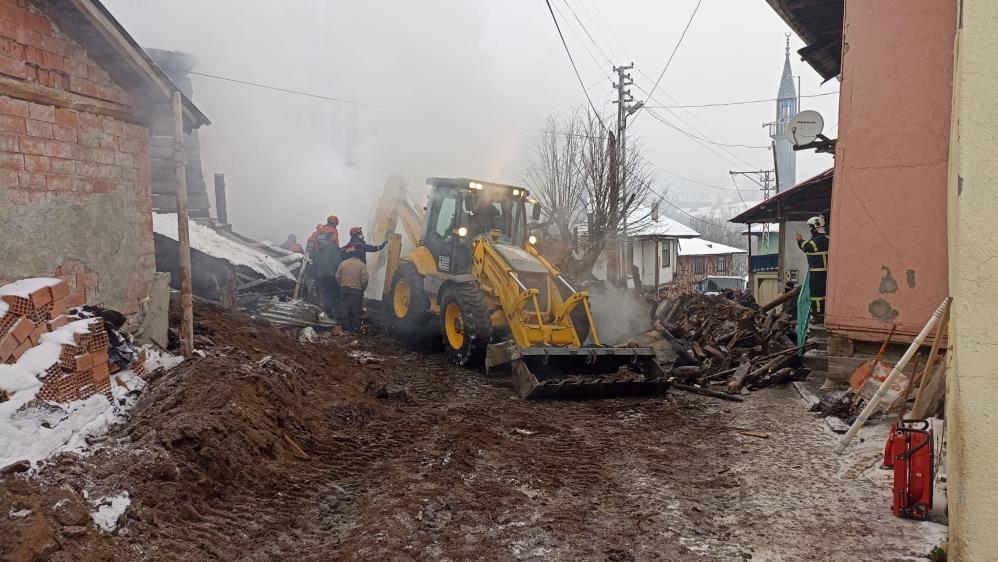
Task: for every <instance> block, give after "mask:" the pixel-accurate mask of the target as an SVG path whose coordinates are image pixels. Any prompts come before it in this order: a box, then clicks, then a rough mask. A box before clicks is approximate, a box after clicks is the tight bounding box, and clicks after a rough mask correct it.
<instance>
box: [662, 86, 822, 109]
mask: <svg viewBox="0 0 998 562" xmlns="http://www.w3.org/2000/svg"><path fill="white" fill-rule="evenodd" d="M837 93H839V91H838V90H835V91H834V92H825V93H823V94H811V95H807V96H800V97H802V98H820V97H822V96H831V95H834V94H837ZM774 101H779V99H778V98H769V99H764V100H745V101H731V102H723V103H703V104H696V105H646V106H645V107H646V108H649V109H690V108H698V107H724V106H731V105H748V104H752V103H767V102H774Z"/></svg>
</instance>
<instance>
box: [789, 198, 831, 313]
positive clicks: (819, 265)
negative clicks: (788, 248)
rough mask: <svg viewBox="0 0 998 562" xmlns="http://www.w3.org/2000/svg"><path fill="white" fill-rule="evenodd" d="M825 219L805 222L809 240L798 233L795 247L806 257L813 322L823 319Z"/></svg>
mask: <svg viewBox="0 0 998 562" xmlns="http://www.w3.org/2000/svg"><path fill="white" fill-rule="evenodd" d="M826 224H827V223H826V222H825V217H823V216H822V215H818V216H816V217H811V218H810V219H808V221H807V226H808V228H810V230H811V238H810V239H808V240H804V238H803V237H802V236H801V235H800V233H799V232H798V233H797V235H796V239H797V246H799V247H800V249H801V251H803V252H804V253H805V254H806V255H807V267H808V270H809V271H810V272H811V274H810V277H811V280H810V285H811V314H812V316H814V321H815V322H822V321H823V320H824V317H825V286H826V283H827V281H828V232H827V230H826V228H825V226H826Z"/></svg>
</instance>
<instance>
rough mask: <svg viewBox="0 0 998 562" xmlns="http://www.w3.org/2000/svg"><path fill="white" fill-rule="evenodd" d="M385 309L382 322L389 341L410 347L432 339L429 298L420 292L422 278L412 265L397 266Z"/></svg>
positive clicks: (423, 292)
mask: <svg viewBox="0 0 998 562" xmlns="http://www.w3.org/2000/svg"><path fill="white" fill-rule="evenodd" d="M385 306H386V309H387V310H386V311H385V320H386V324H387V326H388V332H389V334H390V335H391V336H392V337H394V338H395V339H397V340H399V341H401V342H405V343H410V344H422V343H426V342H427V341H429V340H431V339H432V338H433V336H434V333H433V328H432V325H433V322H432V321H431V315H430V298H429V297H428V296H427V295H426V292H425V291H424V290H423V276H422V275H420V273H419V271H417V270H416V266H415V265H413V264H412V263H409V262H403V263H401V264H399V267H398V269H397V270H396V271H395V275H394V276H393V277H392V287H391V291H389V294H388V302H386V303H385Z"/></svg>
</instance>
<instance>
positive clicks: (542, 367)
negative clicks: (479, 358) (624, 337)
mask: <svg viewBox="0 0 998 562" xmlns="http://www.w3.org/2000/svg"><path fill="white" fill-rule="evenodd" d="M505 363H508V364H510V367H511V370H512V377H513V387H514V388H515V389H516V391H517V392H518V393H519V394H520V396H522V397H523V398H528V399H535V398H601V397H610V396H644V395H653V394H659V393H661V392H664V391H665V390H666V389H667V388H668V387H669V381H668V378H667V377H666V375H665V372H664V371H663V370H662V368H661V367H660V366H659V365H658V363H656V362H655V351H654V350H653V349H648V348H635V347H553V346H552V347H526V348H520V347H517V346H516V345H514V344H512V343H507V344H495V345H491V346H489V350H488V354H487V355H486V368H491V367H495V366H499V365H502V364H505Z"/></svg>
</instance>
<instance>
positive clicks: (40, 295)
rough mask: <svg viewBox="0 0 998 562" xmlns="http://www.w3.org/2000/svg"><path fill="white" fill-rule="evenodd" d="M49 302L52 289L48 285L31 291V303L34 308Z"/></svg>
mask: <svg viewBox="0 0 998 562" xmlns="http://www.w3.org/2000/svg"><path fill="white" fill-rule="evenodd" d="M50 302H52V289H50V288H49V287H42V288H40V289H38V290H36V291H35V292H33V293H31V304H32V305H33V306H34V307H35V308H40V307H42V306H45V305H47V304H48V303H50Z"/></svg>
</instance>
